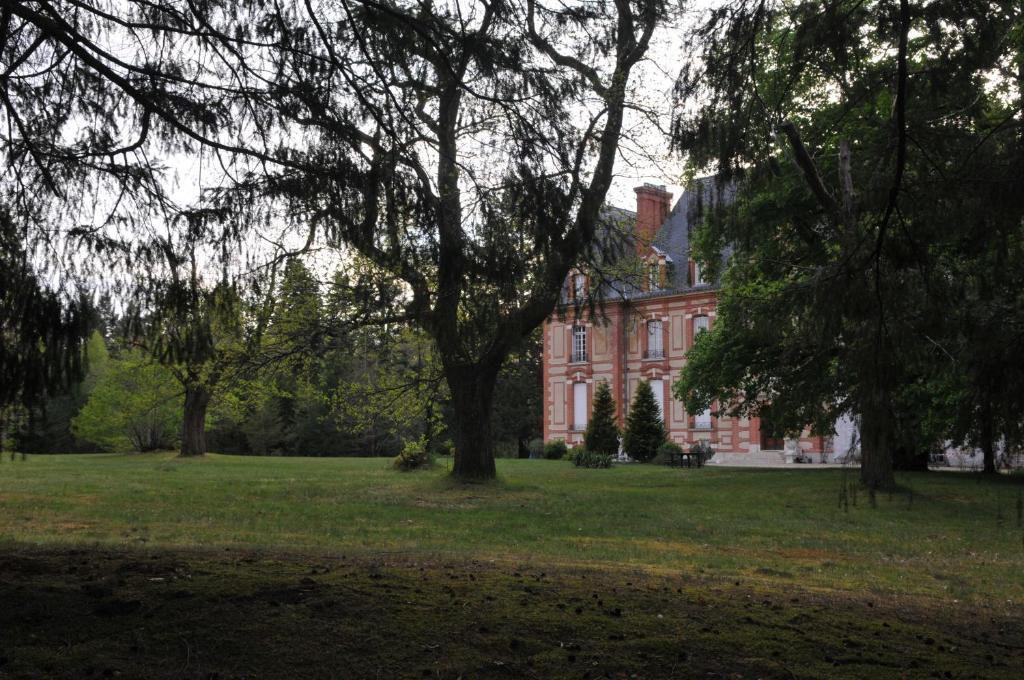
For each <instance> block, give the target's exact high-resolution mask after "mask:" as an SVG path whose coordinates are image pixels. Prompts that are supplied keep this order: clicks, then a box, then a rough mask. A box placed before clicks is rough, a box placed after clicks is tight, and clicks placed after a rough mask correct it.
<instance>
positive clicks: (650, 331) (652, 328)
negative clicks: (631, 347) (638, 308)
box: [646, 321, 665, 359]
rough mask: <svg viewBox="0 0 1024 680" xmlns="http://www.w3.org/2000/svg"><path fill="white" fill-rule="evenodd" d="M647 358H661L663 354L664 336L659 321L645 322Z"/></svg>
mask: <svg viewBox="0 0 1024 680" xmlns="http://www.w3.org/2000/svg"><path fill="white" fill-rule="evenodd" d="M646 356H647V358H648V359H661V358H663V357H664V356H665V345H664V336H663V335H662V332H661V321H648V322H647V355H646Z"/></svg>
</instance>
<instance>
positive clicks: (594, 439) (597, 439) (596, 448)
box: [583, 382, 619, 456]
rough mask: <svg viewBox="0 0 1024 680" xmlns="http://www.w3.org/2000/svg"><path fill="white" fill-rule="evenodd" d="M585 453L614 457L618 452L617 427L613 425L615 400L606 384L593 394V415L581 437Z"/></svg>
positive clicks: (599, 386) (599, 385)
mask: <svg viewBox="0 0 1024 680" xmlns="http://www.w3.org/2000/svg"><path fill="white" fill-rule="evenodd" d="M583 440H584V442H586V445H587V451H592V452H594V453H601V454H604V455H608V456H614V455H616V454H617V453H618V452H619V427H618V425H616V424H615V400H614V399H612V393H611V390H609V389H608V383H607V382H601V383H600V384H598V386H597V391H596V392H595V393H594V413H593V415H592V416H591V418H590V423H589V424H588V425H587V431H586V433H585V434H584V435H583Z"/></svg>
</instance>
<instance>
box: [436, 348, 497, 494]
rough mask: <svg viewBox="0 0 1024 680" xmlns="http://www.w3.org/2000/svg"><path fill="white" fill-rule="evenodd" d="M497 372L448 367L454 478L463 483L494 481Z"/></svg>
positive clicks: (446, 371)
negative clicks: (493, 421)
mask: <svg viewBox="0 0 1024 680" xmlns="http://www.w3.org/2000/svg"><path fill="white" fill-rule="evenodd" d="M497 377H498V372H497V371H496V370H493V369H490V368H484V367H480V366H466V367H457V368H448V369H446V370H445V378H446V379H447V381H448V387H449V389H450V390H451V393H452V419H453V421H454V422H453V426H454V430H455V431H454V433H453V434H454V436H453V439H454V442H455V465H454V466H453V467H452V475H453V476H454V477H457V478H459V479H464V480H484V479H494V477H495V474H496V472H495V468H494V441H493V439H492V432H491V406H492V405H493V402H494V385H495V383H496V382H497Z"/></svg>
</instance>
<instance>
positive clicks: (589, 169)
mask: <svg viewBox="0 0 1024 680" xmlns="http://www.w3.org/2000/svg"><path fill="white" fill-rule="evenodd" d="M664 15H665V3H664V2H663V0H632V1H630V2H617V3H615V4H614V5H601V6H595V7H575V6H566V5H563V4H558V3H551V4H547V3H544V2H541V1H540V0H512V1H499V2H481V3H471V4H468V5H467V4H466V3H461V2H442V3H428V4H423V3H418V2H409V1H406V0H395V1H389V2H384V3H380V2H376V1H372V2H371V1H365V0H337V1H336V2H323V3H316V4H314V3H312V2H306V3H296V4H288V3H285V4H277V5H273V6H270V5H267V4H266V3H262V2H253V1H251V0H248V1H238V0H235V1H233V2H221V1H214V2H204V3H188V4H186V5H182V4H181V3H178V2H171V1H169V0H157V1H156V2H151V1H146V2H141V1H134V0H132V1H129V2H125V3H113V2H111V3H105V2H101V0H96V3H95V4H93V3H86V2H60V1H57V2H53V3H51V2H39V3H15V4H14V5H12V7H11V8H10V9H9V11H8V12H7V13H6V15H5V20H6V21H7V23H8V26H11V27H14V28H17V29H18V30H17V31H12V32H11V35H16V36H17V39H16V40H11V41H8V43H7V44H6V45H5V46H4V47H5V50H6V53H5V57H6V59H7V63H9V64H11V65H13V66H14V68H13V75H14V76H16V77H15V78H9V79H6V80H5V83H9V82H12V81H16V82H18V83H19V85H18V87H17V88H15V87H12V86H10V85H7V84H5V85H3V87H5V88H6V91H7V93H8V95H9V96H8V99H7V101H6V102H5V104H6V108H5V111H6V112H7V116H8V119H9V120H10V121H11V122H12V123H15V122H20V123H24V122H25V121H33V124H32V125H25V124H21V125H13V124H12V125H11V126H8V129H10V130H14V132H13V133H10V134H8V136H7V139H6V142H7V145H8V148H9V149H10V151H9V153H10V154H12V156H13V155H16V157H17V159H18V162H19V165H18V170H17V173H16V180H15V181H13V182H12V189H11V195H12V196H15V197H16V199H17V200H18V201H21V202H22V203H21V204H22V205H24V206H25V207H24V208H23V209H22V210H23V214H25V215H34V214H38V213H39V210H38V209H37V208H36V207H34V206H30V205H29V204H28V203H27V201H28V197H29V196H30V195H31V193H32V190H34V189H37V188H39V187H43V188H47V189H48V190H49V192H50V194H51V195H53V196H57V197H60V196H63V192H62V191H61V186H62V184H63V183H65V182H71V181H74V180H81V179H82V178H84V177H91V176H94V175H97V174H100V175H102V176H103V177H105V178H108V184H113V185H114V186H116V187H117V188H118V189H124V192H125V193H128V194H129V195H130V196H131V197H133V198H136V199H138V198H142V197H146V200H145V201H144V203H145V204H146V206H147V207H148V206H158V207H160V209H161V210H171V209H172V207H170V206H169V202H170V201H169V199H168V193H167V192H166V191H164V190H163V188H162V184H161V182H160V177H159V175H160V173H159V167H158V165H157V164H154V163H152V162H150V160H149V159H150V156H147V155H146V152H147V151H152V150H154V149H161V148H162V149H166V148H168V147H169V148H170V149H171V150H173V151H176V152H181V153H185V154H188V153H192V152H195V151H196V150H204V151H205V153H206V154H207V158H208V159H209V160H210V161H214V162H211V163H210V165H212V166H213V167H217V168H221V169H222V170H221V171H220V172H219V173H218V175H217V179H216V180H215V181H213V183H210V182H207V183H206V185H207V187H209V188H210V190H209V191H207V192H206V193H205V194H204V196H206V197H208V199H209V203H207V206H208V207H207V208H206V210H207V211H208V212H207V214H209V215H211V216H216V217H217V219H219V220H221V222H222V223H223V225H224V227H223V229H222V234H223V237H222V241H223V242H225V243H238V242H239V241H240V239H241V238H242V235H243V234H245V233H247V232H250V231H251V230H252V229H254V228H255V227H256V226H257V225H267V224H272V223H280V222H285V221H287V222H290V223H291V224H293V225H294V226H295V227H296V231H297V232H301V236H302V237H304V238H302V239H301V240H302V241H303V242H304V243H305V246H304V248H309V247H312V246H313V245H314V244H321V245H328V246H331V247H336V248H338V249H340V250H341V251H342V255H343V256H345V257H348V256H350V255H351V254H352V253H357V254H358V255H359V256H361V257H362V258H365V259H366V260H367V261H368V262H369V263H371V264H372V265H373V266H375V267H377V268H379V269H380V271H382V272H384V273H386V274H387V275H388V276H389V277H391V278H392V279H396V280H400V281H401V282H402V285H403V289H404V291H406V293H407V294H405V295H404V296H403V299H402V301H401V305H400V307H401V309H400V316H401V318H403V319H406V320H411V321H414V322H415V323H416V324H417V325H418V326H419V327H420V328H422V329H423V330H424V331H425V332H426V333H427V334H428V335H429V336H430V337H431V338H432V339H433V340H434V343H435V345H436V347H437V350H438V352H439V358H440V361H441V367H442V370H443V372H444V376H445V379H446V382H447V383H448V387H449V390H450V392H451V395H452V400H453V404H454V407H453V411H452V413H453V417H454V419H455V424H456V426H455V427H454V439H455V444H456V460H455V466H454V472H455V473H456V474H457V475H459V476H463V477H491V476H493V474H494V462H493V455H492V454H493V451H492V428H491V407H492V404H493V397H494V385H495V381H496V378H497V374H498V372H499V370H500V368H501V365H502V362H503V361H504V359H505V358H506V356H507V355H508V354H509V352H511V351H513V349H514V348H515V347H516V346H517V345H518V344H519V343H520V341H521V340H522V339H523V338H525V337H527V336H528V335H529V334H530V333H531V332H532V331H533V329H534V328H536V327H537V326H539V325H540V324H541V323H542V322H543V320H544V319H545V317H546V316H547V315H548V314H549V313H550V312H551V310H552V308H553V307H554V304H555V302H556V300H557V295H558V291H559V289H560V287H561V284H562V282H563V281H564V279H565V276H566V274H567V273H568V271H569V269H570V267H572V266H573V265H575V264H576V263H577V261H578V260H580V259H581V257H582V256H583V255H585V254H586V253H588V252H589V249H590V248H591V247H592V246H593V245H594V243H595V235H596V233H597V231H598V224H599V221H600V216H601V208H602V204H603V201H604V197H605V194H606V192H607V190H608V187H609V185H610V183H611V180H612V177H613V169H614V163H615V157H616V152H617V148H618V143H619V139H620V137H621V135H622V134H623V123H624V120H625V118H626V112H627V108H628V106H629V82H630V75H631V72H632V70H633V68H634V66H635V65H636V64H637V63H638V62H639V61H640V60H642V59H643V58H644V56H645V54H646V52H647V49H648V46H649V44H650V40H651V36H652V34H653V32H654V29H655V27H656V26H657V25H658V23H659V21H660V20H661V19H662V18H663V16H664ZM197 27H200V28H197ZM151 41H155V42H156V43H157V44H158V45H159V48H160V49H159V50H153V49H151V47H152V45H151ZM197 55H202V56H203V58H196V57H197ZM22 77H23V79H24V80H23V79H22ZM22 83H24V84H22ZM83 90H84V91H88V92H89V93H90V96H89V97H88V98H84V97H80V96H79V93H80V92H82V91H83ZM214 184H216V185H217V186H214ZM113 203H114V205H113V206H112V207H111V210H112V212H113V213H116V214H117V215H118V216H120V218H122V219H124V220H126V221H129V222H131V221H132V218H133V216H132V214H131V213H130V212H127V213H126V212H125V211H124V210H120V211H119V206H120V204H118V203H117V202H113ZM105 207H106V206H105ZM239 215H242V216H244V217H238V216H239ZM98 220H99V222H101V223H103V224H104V225H106V224H114V223H116V219H106V218H105V217H103V216H100V217H99V218H98ZM163 223H165V220H159V221H158V222H157V225H158V226H160V225H161V224H163ZM158 232H159V229H157V230H154V231H153V232H149V233H150V234H151V235H150V236H149V237H148V238H147V239H144V240H145V243H142V244H138V245H136V246H135V247H132V248H122V247H121V246H120V245H118V246H117V247H115V248H114V249H113V252H117V253H126V254H125V255H124V256H123V257H122V259H123V260H124V261H128V260H132V261H135V262H138V261H139V260H140V259H141V260H143V261H146V260H147V259H151V258H158V257H160V256H162V254H163V253H162V250H161V247H162V241H161V239H160V238H157V237H155V236H153V235H152V234H154V233H158ZM76 233H77V234H78V235H79V236H81V237H82V238H83V239H85V240H86V241H88V242H89V243H90V244H91V245H90V247H92V248H94V249H95V248H107V245H105V244H107V241H106V240H105V239H106V238H107V237H106V235H105V234H104V233H102V232H100V233H99V234H97V233H96V232H94V231H90V230H79V232H76ZM275 242H277V243H280V241H275ZM107 252H111V251H110V250H108V251H107ZM238 259H239V258H236V257H233V256H232V255H231V254H230V249H228V248H224V250H223V251H222V254H221V255H220V256H219V257H218V260H219V262H218V263H219V264H221V265H222V266H224V267H228V266H237V264H238ZM182 351H191V346H190V345H187V344H186V345H183V346H182Z"/></svg>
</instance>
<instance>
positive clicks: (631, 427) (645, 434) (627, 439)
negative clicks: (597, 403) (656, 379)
mask: <svg viewBox="0 0 1024 680" xmlns="http://www.w3.org/2000/svg"><path fill="white" fill-rule="evenodd" d="M667 437H668V433H667V432H666V431H665V423H664V421H663V420H662V419H661V413H660V412H659V411H658V404H657V402H656V401H655V400H654V391H653V390H651V385H650V383H648V382H647V381H646V380H641V381H640V382H639V383H637V388H636V394H635V395H634V396H633V404H632V406H630V408H629V414H628V415H627V416H626V429H625V431H624V432H623V434H622V448H623V449H624V450H625V452H626V454H627V455H628V456H630V457H631V458H634V459H636V460H638V461H640V462H641V463H646V462H648V461H651V460H654V457H655V456H657V455H658V448H659V447H660V446H661V445H662V444H663V443H665V439H666V438H667Z"/></svg>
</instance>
